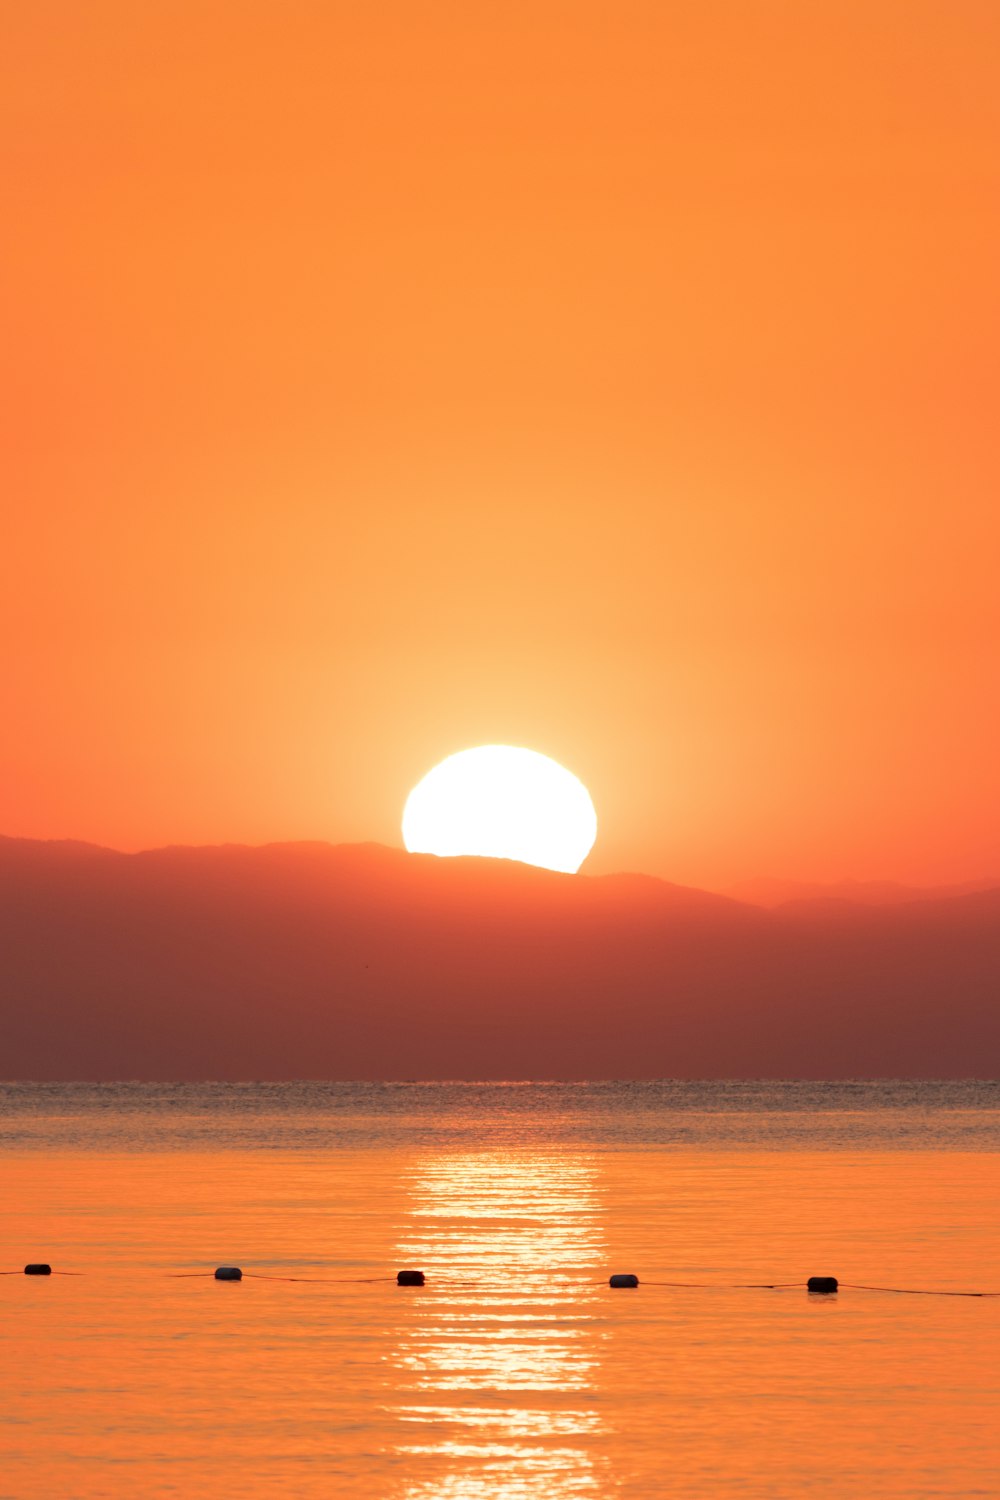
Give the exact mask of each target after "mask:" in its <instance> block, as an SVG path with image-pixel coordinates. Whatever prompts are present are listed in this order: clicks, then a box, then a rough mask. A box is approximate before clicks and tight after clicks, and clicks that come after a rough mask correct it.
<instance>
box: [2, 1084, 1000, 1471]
mask: <svg viewBox="0 0 1000 1500" xmlns="http://www.w3.org/2000/svg"><path fill="white" fill-rule="evenodd" d="M0 1140H2V1147H3V1152H2V1157H0V1190H2V1200H0V1201H2V1206H3V1212H2V1217H0V1269H3V1270H13V1271H18V1270H19V1269H20V1268H21V1267H22V1266H23V1265H24V1263H25V1262H26V1261H28V1260H48V1261H50V1262H51V1263H52V1265H53V1266H54V1267H55V1268H56V1269H57V1270H62V1271H74V1272H78V1273H81V1274H79V1275H74V1276H69V1275H59V1276H53V1277H51V1278H46V1279H40V1278H39V1279H36V1278H27V1277H24V1276H23V1275H20V1274H15V1275H10V1276H4V1277H0V1308H2V1315H0V1389H2V1397H3V1399H2V1401H0V1496H10V1497H18V1500H21V1497H45V1500H53V1497H80V1500H88V1497H93V1496H119V1495H120V1496H187V1497H201V1496H209V1495H211V1496H234V1497H235V1496H247V1497H251V1496H252V1497H265V1496H267V1497H272V1496H277V1495H290V1496H305V1497H312V1496H334V1495H336V1496H338V1497H340V1496H343V1497H346V1500H362V1497H364V1500H369V1497H378V1500H434V1497H442V1500H486V1497H499V1500H521V1497H525V1500H527V1497H528V1496H531V1497H532V1500H575V1497H586V1496H590V1495H595V1496H596V1495H601V1496H611V1497H640V1496H658V1495H678V1496H685V1497H692V1500H702V1497H704V1500H709V1497H712V1500H728V1497H736V1496H740V1497H749V1500H755V1497H759V1500H765V1497H767V1500H785V1497H787V1500H792V1497H796V1500H798V1497H801V1496H804V1495H809V1496H821V1497H837V1500H840V1497H847V1496H851V1497H898V1500H903V1497H907V1500H914V1497H923V1496H977V1495H978V1496H991V1497H995V1496H997V1495H998V1494H1000V1480H998V1474H1000V1440H998V1433H1000V1298H994V1299H978V1298H975V1299H972V1298H969V1299H966V1298H961V1297H922V1296H899V1295H892V1294H889V1293H881V1292H862V1291H852V1290H843V1291H842V1292H841V1293H840V1295H839V1296H837V1297H836V1298H816V1297H809V1296H807V1295H806V1293H805V1291H804V1289H803V1284H804V1281H805V1278H806V1277H807V1276H809V1275H813V1274H830V1275H836V1276H839V1277H840V1278H841V1280H842V1281H845V1282H856V1283H866V1284H873V1285H886V1286H898V1287H915V1288H939V1289H941V1290H949V1289H950V1290H967V1289H989V1290H1000V1253H998V1246H1000V1172H998V1154H997V1153H998V1151H1000V1086H998V1085H995V1084H982V1083H978V1084H924V1085H915V1084H906V1085H901V1084H882V1085H878V1084H830V1085H824V1084H781V1085H774V1084H757V1085H746V1084H739V1085H737V1084H667V1083H665V1084H611V1083H609V1084H588V1085H533V1084H483V1085H475V1084H465V1085H462V1084H440V1085H430V1084H413V1085H371V1084H366V1085H343V1084H338V1085H333V1084H297V1085H252V1084H247V1085H242V1086H227V1085H202V1086H183V1087H182V1086H164V1085H152V1086H142V1085H90V1086H77V1085H5V1086H0ZM223 1263H234V1264H239V1265H241V1266H243V1268H244V1270H245V1272H247V1273H250V1272H255V1273H258V1276H259V1277H261V1278H262V1277H264V1276H269V1277H276V1278H292V1277H304V1278H305V1277H311V1278H317V1279H315V1280H301V1281H299V1280H279V1279H276V1280H266V1279H257V1277H255V1278H254V1279H251V1278H250V1276H249V1274H248V1275H247V1279H245V1280H244V1281H243V1282H242V1283H240V1284H238V1285H225V1284H221V1283H217V1282H215V1281H214V1279H213V1278H212V1277H211V1275H210V1274H206V1273H210V1272H211V1270H212V1269H213V1268H214V1267H215V1266H216V1265H219V1264H223ZM401 1266H414V1267H420V1268H422V1269H423V1270H424V1271H425V1272H426V1273H427V1278H428V1281H427V1285H426V1286H425V1287H424V1288H422V1289H401V1288H397V1287H396V1286H395V1284H394V1277H395V1272H396V1270H397V1269H398V1268H399V1267H401ZM611 1271H635V1272H636V1273H638V1275H639V1276H640V1277H641V1278H642V1285H641V1286H640V1287H639V1289H638V1290H637V1291H630V1292H613V1291H611V1290H609V1288H608V1287H607V1277H608V1275H609V1273H610V1272H611ZM177 1273H185V1274H180V1275H179V1274H177ZM195 1273H197V1274H195ZM319 1278H327V1279H319ZM370 1278H385V1279H370ZM670 1281H672V1282H704V1283H708V1284H709V1286H708V1287H706V1288H699V1287H679V1286H675V1287H670V1286H663V1285H655V1283H657V1282H670ZM760 1281H767V1282H794V1283H797V1285H795V1286H793V1287H791V1288H788V1289H783V1290H774V1291H768V1290H758V1289H749V1288H748V1289H741V1288H737V1287H734V1286H733V1285H732V1284H733V1283H740V1282H760Z"/></svg>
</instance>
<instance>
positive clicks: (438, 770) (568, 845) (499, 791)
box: [403, 745, 597, 874]
mask: <svg viewBox="0 0 1000 1500" xmlns="http://www.w3.org/2000/svg"><path fill="white" fill-rule="evenodd" d="M596 837H597V814H596V813H595V811H594V804H593V802H591V800H590V793H589V792H588V791H587V788H586V787H585V786H584V784H583V782H582V781H579V780H578V779H577V777H575V776H574V775H573V773H572V772H571V771H567V770H566V768H565V766H561V765H560V764H559V763H558V761H555V760H551V759H550V758H549V756H547V755H539V753H538V751H537V750H523V749H521V748H520V747H518V746H515V745H478V746H477V747H476V748H475V749H474V750H460V751H458V753H457V754H456V755H449V756H448V758H447V760H443V761H441V763H440V765H437V766H435V767H434V769H433V771H428V773H427V775H426V776H425V777H424V779H423V781H420V782H418V783H417V785H416V786H415V787H414V788H413V791H412V792H411V793H410V795H409V797H407V799H406V806H405V808H404V809H403V843H404V844H405V845H406V847H407V849H408V850H409V851H410V853H411V854H443V855H448V854H480V855H487V856H489V857H491V858H493V859H516V860H520V861H521V863H522V864H526V865H540V866H542V868H543V869H546V870H564V871H566V872H567V873H568V874H573V873H574V872H575V871H577V870H578V869H579V868H580V866H581V865H582V864H583V861H584V860H585V859H586V857H587V855H588V854H589V853H590V850H591V847H592V845H593V842H594V839H595V838H596Z"/></svg>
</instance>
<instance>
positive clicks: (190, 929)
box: [0, 838, 1000, 1079]
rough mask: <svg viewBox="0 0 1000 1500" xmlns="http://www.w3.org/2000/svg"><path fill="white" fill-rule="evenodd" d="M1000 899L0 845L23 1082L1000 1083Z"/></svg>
mask: <svg viewBox="0 0 1000 1500" xmlns="http://www.w3.org/2000/svg"><path fill="white" fill-rule="evenodd" d="M998 997H1000V890H998V889H987V890H980V891H967V892H959V893H957V894H949V895H947V896H934V897H930V898H927V897H926V896H925V897H924V899H916V898H915V899H913V900H909V899H907V900H905V901H902V902H897V903H896V904H892V905H890V904H886V903H882V904H868V905H865V904H862V903H854V902H850V901H845V900H842V899H825V898H824V899H814V898H810V899H805V900H799V901H793V902H791V903H785V904H783V905H778V906H775V907H774V908H773V909H770V910H767V909H764V908H763V906H761V905H751V904H748V903H746V902H740V901H738V900H736V899H733V897H732V896H723V895H715V894H712V893H709V892H706V891H700V890H696V889H692V888H689V887H684V886H677V885H672V884H670V883H669V882H667V881H662V880H657V879H655V878H654V877H650V876H643V875H625V874H623V875H605V876H589V877H574V876H567V875H560V874H556V873H553V872H551V871H547V870H540V869H536V868H533V867H531V866H526V865H521V864H517V863H515V862H510V861H503V860H488V859H436V858H434V857H433V856H420V855H408V854H406V853H405V852H404V851H402V850H399V849H389V848H386V847H384V846H381V845H377V844H355V845H329V844H323V843H283V844H269V845H264V846H261V847H257V848H253V847H248V846H243V845H228V844H227V845H217V846H206V847H199V848H187V847H183V846H175V847H168V848H165V849H156V850H148V851H144V852H142V853H138V854H120V853H115V852H114V851H111V850H106V849H102V848H100V847H99V846H96V845H87V844H79V843H73V842H61V841H53V842H40V841H33V840H25V839H10V838H0V1076H3V1077H7V1078H40V1079H47V1078H54V1079H59V1078H88V1079H93V1078H104V1079H111V1078H139V1079H142V1078H149V1079H197V1078H231V1079H246V1078H262V1079H265V1078H293V1077H314V1078H413V1077H423V1078H440V1077H466V1078H496V1077H508V1078H528V1077H534V1078H586V1077H664V1076H673V1077H811V1078H820V1077H845V1076H868V1077H871V1076H896V1077H900V1076H934V1077H956V1076H979V1077H983V1076H996V1074H997V1073H998V1072H1000V1001H998Z"/></svg>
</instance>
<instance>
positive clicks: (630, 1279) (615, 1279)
mask: <svg viewBox="0 0 1000 1500" xmlns="http://www.w3.org/2000/svg"><path fill="white" fill-rule="evenodd" d="M638 1285H639V1278H638V1276H633V1275H632V1273H631V1271H627V1272H624V1273H623V1274H622V1275H620V1276H612V1278H611V1280H610V1281H609V1282H608V1286H638Z"/></svg>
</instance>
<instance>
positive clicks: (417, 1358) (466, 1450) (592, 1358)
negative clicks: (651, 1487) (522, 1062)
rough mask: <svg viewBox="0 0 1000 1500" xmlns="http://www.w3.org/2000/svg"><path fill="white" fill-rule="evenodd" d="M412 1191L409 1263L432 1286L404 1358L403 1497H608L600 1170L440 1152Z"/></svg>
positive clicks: (546, 1160) (416, 1171)
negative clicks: (599, 1377)
mask: <svg viewBox="0 0 1000 1500" xmlns="http://www.w3.org/2000/svg"><path fill="white" fill-rule="evenodd" d="M408 1189H409V1195H410V1199H411V1203H412V1208H411V1211H410V1213H409V1215H408V1219H407V1222H406V1223H405V1225H404V1226H403V1228H402V1231H401V1234H400V1238H399V1243H398V1253H399V1263H400V1265H401V1266H413V1267H417V1268H420V1269H423V1270H425V1271H426V1273H427V1285H426V1287H424V1288H422V1289H421V1290H420V1291H418V1292H417V1293H416V1295H414V1296H413V1297H412V1300H411V1301H410V1303H409V1317H408V1320H407V1321H406V1322H405V1323H404V1325H403V1329H402V1331H401V1335H400V1342H399V1347H398V1350H397V1353H396V1360H395V1363H396V1364H397V1366H398V1375H397V1380H398V1384H399V1386H400V1388H401V1389H402V1391H403V1392H405V1399H404V1400H403V1401H401V1402H400V1403H399V1404H398V1405H397V1406H396V1408H395V1414H396V1416H397V1418H398V1420H399V1421H400V1422H401V1423H402V1424H404V1429H405V1431H406V1436H405V1437H404V1438H403V1440H402V1441H401V1442H400V1444H399V1449H398V1456H399V1459H400V1463H401V1465H402V1466H404V1467H405V1469H406V1472H407V1476H408V1478H407V1480H406V1481H405V1483H404V1485H403V1488H402V1489H401V1491H400V1493H401V1495H402V1497H403V1500H432V1497H433V1500H437V1497H441V1500H486V1497H493V1500H498V1497H499V1500H521V1497H525V1500H526V1497H528V1496H529V1495H530V1496H531V1497H532V1500H570V1497H575V1496H583V1495H588V1494H597V1493H602V1494H608V1493H609V1491H610V1490H611V1489H612V1488H613V1483H611V1482H610V1476H609V1475H608V1474H607V1472H606V1470H605V1466H604V1463H603V1460H602V1458H601V1456H600V1446H601V1442H602V1437H603V1420H602V1417H601V1415H600V1413H599V1411H598V1409H597V1407H596V1404H595V1398H594V1385H595V1377H596V1373H597V1370H598V1367H599V1358H600V1334H599V1332H598V1325H597V1323H596V1321H595V1315H596V1301H597V1296H598V1294H599V1291H600V1287H601V1271H602V1268H603V1266H604V1264H605V1262H606V1253H605V1244H604V1236H603V1228H602V1204H601V1200H600V1197H599V1193H598V1188H597V1177H596V1173H595V1170H594V1167H593V1165H592V1163H591V1162H590V1161H589V1160H587V1159H586V1158H581V1157H580V1156H578V1155H574V1156H573V1157H572V1158H568V1157H566V1156H565V1155H562V1154H560V1153H558V1152H551V1153H539V1152H537V1151H527V1150H524V1151H517V1150H512V1151H507V1152H503V1153H499V1152H497V1153H466V1154H453V1155H450V1156H435V1157H430V1156H428V1157H426V1158H422V1159H419V1160H418V1161H417V1162H416V1164H415V1165H414V1168H413V1170H412V1172H411V1175H410V1179H409V1183H408Z"/></svg>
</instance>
